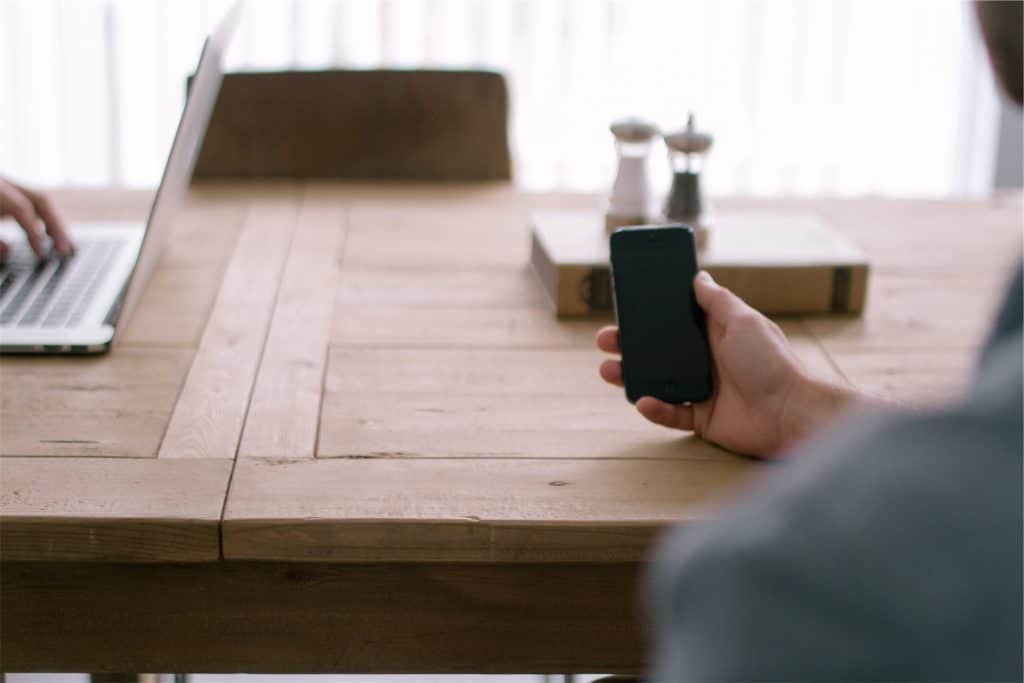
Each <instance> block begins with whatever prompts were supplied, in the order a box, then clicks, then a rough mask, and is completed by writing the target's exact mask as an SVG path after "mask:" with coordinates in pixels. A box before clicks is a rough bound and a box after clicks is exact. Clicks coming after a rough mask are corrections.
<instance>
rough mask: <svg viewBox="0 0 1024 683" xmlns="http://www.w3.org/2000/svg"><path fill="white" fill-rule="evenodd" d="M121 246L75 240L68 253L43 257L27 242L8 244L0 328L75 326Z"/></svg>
mask: <svg viewBox="0 0 1024 683" xmlns="http://www.w3.org/2000/svg"><path fill="white" fill-rule="evenodd" d="M122 245H123V242H121V241H120V240H116V239H80V240H79V242H78V248H77V251H76V252H75V255H74V256H71V257H69V258H66V259H58V258H50V259H46V260H44V261H39V260H37V259H36V257H35V254H33V253H32V250H31V249H30V248H29V246H28V244H27V243H24V242H18V243H15V244H14V245H11V253H10V256H9V258H8V259H7V262H6V263H5V264H3V265H0V326H16V327H70V326H73V325H76V324H78V323H79V322H81V320H82V316H84V315H85V313H86V311H88V310H89V304H90V303H91V302H92V298H93V295H94V294H95V293H96V290H97V289H98V288H99V286H100V283H101V282H102V281H103V275H104V274H105V273H106V272H107V269H108V268H109V267H110V265H111V264H112V263H113V262H114V259H115V258H116V257H117V254H118V252H119V251H120V248H121V246H122Z"/></svg>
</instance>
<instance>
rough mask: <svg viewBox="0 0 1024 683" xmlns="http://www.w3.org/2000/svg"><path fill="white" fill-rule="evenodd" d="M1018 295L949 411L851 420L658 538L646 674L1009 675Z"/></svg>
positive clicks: (1016, 528) (1015, 531)
mask: <svg viewBox="0 0 1024 683" xmlns="http://www.w3.org/2000/svg"><path fill="white" fill-rule="evenodd" d="M1021 288H1022V283H1021V273H1020V271H1018V272H1017V275H1016V277H1015V278H1014V281H1013V284H1012V285H1011V288H1010V292H1009V294H1008V296H1007V299H1006V302H1005V304H1004V306H1003V308H1002V311H1001V313H1000V316H999V320H998V321H997V324H996V326H995V329H994V331H993V333H992V335H991V337H990V340H989V342H988V344H987V345H986V348H985V350H984V352H983V354H982V358H981V362H980V364H979V368H978V372H977V376H976V378H975V381H974V383H973V385H972V387H971V389H970V391H969V393H968V395H967V396H965V397H964V398H963V399H962V400H961V401H960V402H958V403H957V404H956V405H954V406H951V407H949V408H948V409H944V410H937V411H932V412H927V413H920V414H913V415H912V414H908V415H900V416H896V415H893V416H885V417H874V418H869V419H866V420H862V421H860V422H857V423H855V424H850V425H849V426H848V427H846V428H844V429H843V430H841V431H840V432H839V433H835V434H831V435H829V436H828V437H827V438H824V439H821V440H819V441H817V442H815V443H810V444H808V445H807V446H806V447H805V448H804V452H802V453H798V454H794V455H793V456H792V459H790V460H788V461H787V462H785V463H782V464H779V465H777V467H778V471H777V472H776V473H774V474H773V475H772V477H771V480H770V481H768V482H767V483H766V484H764V485H763V486H762V487H761V488H759V489H758V490H757V492H756V493H754V494H753V495H752V496H751V497H750V498H749V499H747V500H745V501H744V502H743V503H742V504H740V505H738V506H736V507H734V508H732V509H730V510H728V511H726V512H723V514H722V516H721V517H720V518H718V519H717V520H716V521H714V522H713V523H710V524H708V525H706V526H704V527H701V528H697V529H694V528H688V529H686V530H680V531H678V532H676V533H675V534H674V535H673V536H672V537H671V538H670V539H669V541H668V542H667V543H666V544H665V546H664V547H663V548H662V550H661V552H660V554H659V557H658V559H657V560H656V562H655V565H654V571H653V588H652V599H653V602H654V604H653V607H654V614H655V615H656V619H657V624H656V630H655V634H656V636H655V653H654V663H655V677H656V678H657V679H658V680H665V681H718V680H742V681H770V680H775V681H796V680H814V681H839V680H852V681H865V680H922V681H925V680H926V681H940V680H955V681H985V680H1017V681H1019V680H1021V679H1022V642H1024V633H1022V620H1024V615H1022V600H1024V596H1022V589H1021V586H1022V580H1024V579H1022V555H1024V544H1022V518H1024V509H1022V505H1024V503H1022V493H1021V492H1022V468H1021V463H1022V440H1021V423H1022V411H1024V408H1022V398H1021V394H1022V383H1024V378H1022V367H1021V366H1022V361H1021V359H1022V347H1021V308H1022V301H1021Z"/></svg>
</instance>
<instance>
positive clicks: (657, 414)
mask: <svg viewBox="0 0 1024 683" xmlns="http://www.w3.org/2000/svg"><path fill="white" fill-rule="evenodd" d="M636 409H637V410H638V411H639V412H640V414H641V415H643V416H644V417H646V418H647V419H648V420H650V421H651V422H653V423H654V424H659V425H661V426H662V427H669V428H671V429H685V430H687V431H692V430H693V406H691V405H672V404H671V403H665V402H664V401H659V400H658V399H656V398H654V397H652V396H644V397H643V398H641V399H640V400H639V401H637V402H636Z"/></svg>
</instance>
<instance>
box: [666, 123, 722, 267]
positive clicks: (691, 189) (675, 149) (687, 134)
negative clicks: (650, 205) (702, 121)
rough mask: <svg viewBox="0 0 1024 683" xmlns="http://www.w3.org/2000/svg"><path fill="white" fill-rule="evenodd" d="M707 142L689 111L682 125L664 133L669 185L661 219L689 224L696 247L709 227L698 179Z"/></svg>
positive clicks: (706, 203) (705, 153)
mask: <svg viewBox="0 0 1024 683" xmlns="http://www.w3.org/2000/svg"><path fill="white" fill-rule="evenodd" d="M711 143H712V137H711V135H710V134H708V133H704V132H701V131H698V130H697V127H696V125H695V123H694V117H693V114H692V113H691V114H690V115H689V117H688V118H687V120H686V128H683V129H681V130H677V131H675V132H673V133H669V134H667V135H665V145H666V147H668V156H669V164H670V167H671V169H672V188H671V189H670V190H669V193H668V199H667V200H666V201H665V219H666V220H667V221H668V222H671V223H686V224H687V225H689V226H690V227H692V228H693V232H694V238H695V240H696V242H697V247H698V248H701V247H703V246H704V245H705V244H706V243H707V239H708V229H709V228H710V227H711V220H710V209H709V206H708V202H707V201H706V199H705V198H704V196H703V192H702V190H701V182H700V176H701V172H702V171H703V170H704V165H705V164H706V163H707V152H708V150H709V149H711Z"/></svg>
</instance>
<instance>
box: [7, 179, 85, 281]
mask: <svg viewBox="0 0 1024 683" xmlns="http://www.w3.org/2000/svg"><path fill="white" fill-rule="evenodd" d="M7 216H10V217H11V218H13V219H14V220H15V221H17V222H18V225H20V226H21V227H22V229H23V230H24V231H25V235H26V236H27V237H28V243H29V246H30V247H32V251H33V252H35V255H36V256H37V257H38V258H44V257H45V256H46V244H45V238H44V237H43V231H42V230H40V223H42V225H43V227H45V230H46V234H47V235H49V236H50V242H51V243H52V244H53V248H54V250H55V251H56V252H57V254H59V255H60V256H70V255H71V254H73V253H74V251H75V245H74V244H72V242H71V238H69V237H68V231H67V228H66V226H65V225H64V220H63V219H62V218H61V217H60V214H59V213H57V209H56V207H54V205H53V202H52V201H51V200H50V198H49V197H47V196H46V195H45V194H43V193H41V192H35V191H33V190H29V189H28V188H25V187H21V186H20V185H15V184H14V183H12V182H11V181H9V180H4V179H3V178H0V218H5V217H7ZM9 252H10V247H8V246H7V245H6V244H5V243H4V242H3V241H0V262H3V261H6V260H7V256H8V254H9Z"/></svg>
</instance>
